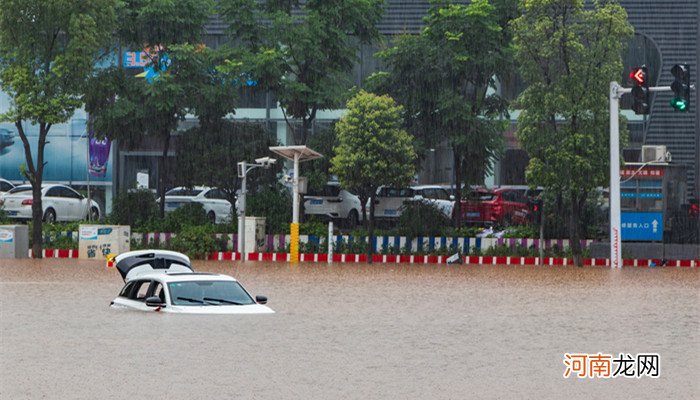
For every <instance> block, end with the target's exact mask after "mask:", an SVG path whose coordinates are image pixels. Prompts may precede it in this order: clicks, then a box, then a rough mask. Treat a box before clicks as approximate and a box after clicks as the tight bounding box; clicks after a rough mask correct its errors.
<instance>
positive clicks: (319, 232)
mask: <svg viewBox="0 0 700 400" xmlns="http://www.w3.org/2000/svg"><path fill="white" fill-rule="evenodd" d="M299 234H300V235H314V236H318V237H325V236H328V225H327V224H324V223H323V222H320V221H313V222H304V223H302V224H300V225H299Z"/></svg>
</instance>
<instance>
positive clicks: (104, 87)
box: [86, 0, 230, 216]
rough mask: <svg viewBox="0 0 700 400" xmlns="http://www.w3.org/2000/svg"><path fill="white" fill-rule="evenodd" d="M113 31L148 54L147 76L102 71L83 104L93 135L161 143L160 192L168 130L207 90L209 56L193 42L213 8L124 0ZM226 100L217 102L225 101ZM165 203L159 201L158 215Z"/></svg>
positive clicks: (191, 2) (204, 0) (190, 2)
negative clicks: (93, 131) (116, 26)
mask: <svg viewBox="0 0 700 400" xmlns="http://www.w3.org/2000/svg"><path fill="white" fill-rule="evenodd" d="M120 5H121V7H120V8H119V9H118V17H119V20H120V21H122V25H121V26H120V28H119V29H118V31H117V37H116V40H117V41H118V42H119V45H120V46H121V47H123V48H125V49H128V50H130V51H136V52H139V51H144V52H145V54H147V56H148V57H150V63H149V67H150V68H152V71H151V75H147V76H146V77H145V78H139V77H136V76H134V75H133V74H130V73H128V72H127V71H125V70H124V69H121V68H116V67H115V68H111V69H107V70H105V71H103V72H102V73H101V74H99V75H98V76H96V77H95V79H94V80H93V85H92V90H91V91H90V92H88V93H87V102H86V109H87V111H88V112H90V114H91V116H90V123H91V125H92V127H93V128H94V130H95V133H96V134H97V135H104V136H107V137H109V138H110V139H117V140H121V141H122V143H124V144H125V145H127V146H136V145H138V144H140V143H141V142H142V140H143V139H144V138H145V137H150V138H153V139H154V140H155V141H157V142H160V143H161V146H162V147H161V151H162V155H161V160H160V166H159V182H158V194H159V197H161V198H162V197H163V196H164V194H165V189H166V187H167V186H168V185H169V182H168V181H167V177H168V162H167V155H168V152H169V150H170V144H171V143H170V141H171V134H172V133H173V131H175V129H176V128H177V127H178V124H179V123H180V122H181V121H183V120H184V119H185V116H186V115H187V114H188V112H190V110H192V109H195V105H200V104H202V103H196V102H195V101H197V100H200V101H201V97H196V96H193V92H197V93H206V91H205V90H203V89H204V88H203V87H199V88H198V89H197V90H194V89H193V85H194V84H195V83H199V84H201V83H203V79H206V78H207V77H208V75H207V72H204V71H210V70H212V71H214V72H215V71H216V70H215V69H214V67H212V66H210V65H207V64H206V61H210V60H211V59H212V57H213V56H211V54H210V53H209V52H207V50H206V49H205V48H204V46H198V44H199V40H200V37H201V34H202V32H203V29H204V24H205V23H206V21H207V18H208V17H209V15H210V14H211V13H212V11H213V3H212V2H211V1H210V0H181V1H177V2H173V1H171V0H126V1H123V2H122V3H120ZM227 100H229V101H230V99H228V98H226V97H222V98H220V99H218V100H217V101H218V102H220V103H219V104H221V105H227V104H229V102H228V101H227ZM164 205H165V203H164V202H161V203H160V213H161V216H163V215H164V208H163V207H164Z"/></svg>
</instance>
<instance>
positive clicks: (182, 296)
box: [168, 281, 255, 306]
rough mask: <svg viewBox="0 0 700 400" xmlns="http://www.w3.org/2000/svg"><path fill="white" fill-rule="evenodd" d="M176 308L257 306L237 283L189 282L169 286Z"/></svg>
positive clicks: (174, 283)
mask: <svg viewBox="0 0 700 400" xmlns="http://www.w3.org/2000/svg"><path fill="white" fill-rule="evenodd" d="M168 289H169V290H170V298H171V299H172V303H173V305H175V306H219V305H244V304H255V301H254V300H253V299H252V298H251V297H250V295H249V294H248V293H247V292H246V291H245V290H244V289H243V287H242V286H241V285H240V284H239V283H238V282H235V281H188V282H173V283H169V284H168Z"/></svg>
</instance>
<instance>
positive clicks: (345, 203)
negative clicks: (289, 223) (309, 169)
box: [304, 182, 362, 229]
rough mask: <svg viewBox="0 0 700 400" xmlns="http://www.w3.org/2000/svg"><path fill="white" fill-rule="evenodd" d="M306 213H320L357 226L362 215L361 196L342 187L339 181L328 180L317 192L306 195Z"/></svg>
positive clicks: (346, 224)
mask: <svg viewBox="0 0 700 400" xmlns="http://www.w3.org/2000/svg"><path fill="white" fill-rule="evenodd" d="M304 214H306V215H318V216H321V217H323V218H327V219H332V220H333V221H337V222H342V223H344V224H345V226H346V227H347V228H350V229H352V228H355V227H356V226H357V223H358V222H359V221H360V220H361V216H362V203H360V198H359V197H357V196H356V195H354V194H352V193H350V192H348V191H347V190H344V189H341V188H340V183H339V182H328V183H326V184H325V185H323V188H322V189H321V190H320V191H319V192H317V193H310V194H307V195H305V196H304Z"/></svg>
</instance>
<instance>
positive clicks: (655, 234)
mask: <svg viewBox="0 0 700 400" xmlns="http://www.w3.org/2000/svg"><path fill="white" fill-rule="evenodd" d="M621 217H622V240H630V241H654V242H655V241H662V240H663V234H664V218H663V213H660V212H630V211H623V212H622V215H621Z"/></svg>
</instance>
